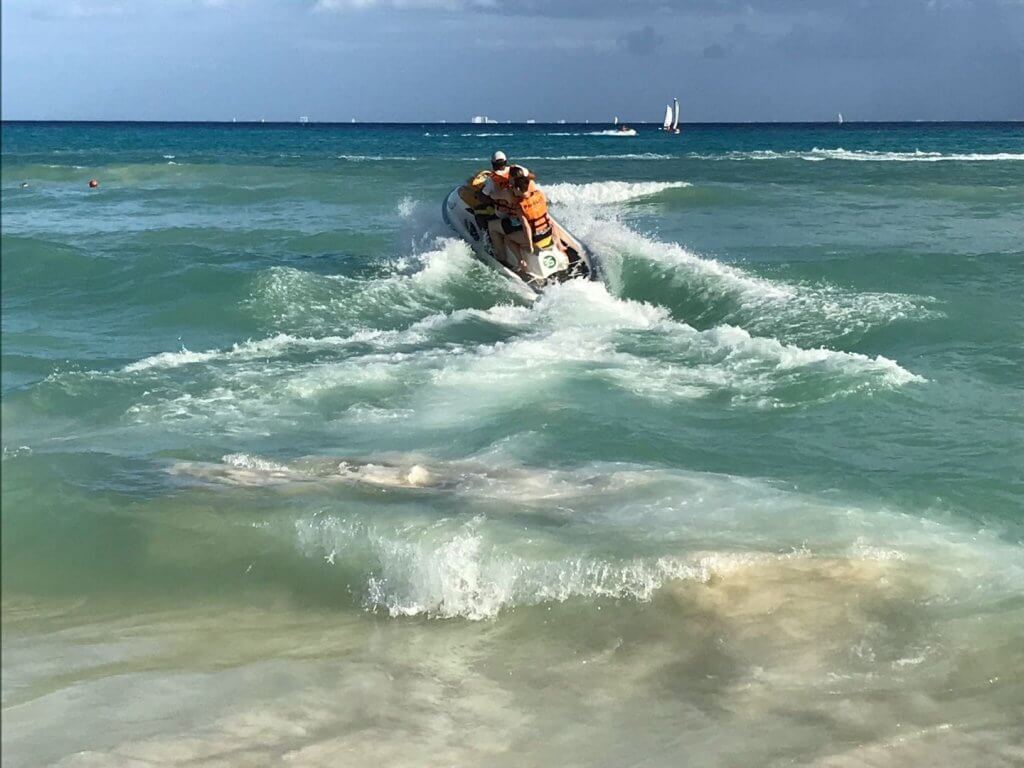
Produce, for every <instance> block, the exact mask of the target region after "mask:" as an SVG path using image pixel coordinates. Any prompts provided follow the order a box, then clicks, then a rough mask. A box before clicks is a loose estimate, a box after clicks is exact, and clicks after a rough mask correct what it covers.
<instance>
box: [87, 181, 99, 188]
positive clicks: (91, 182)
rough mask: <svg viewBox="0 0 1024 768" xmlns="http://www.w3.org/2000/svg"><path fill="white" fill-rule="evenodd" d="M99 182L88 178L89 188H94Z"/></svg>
mask: <svg viewBox="0 0 1024 768" xmlns="http://www.w3.org/2000/svg"><path fill="white" fill-rule="evenodd" d="M99 185H100V183H99V182H98V181H96V179H89V189H96V187H98V186H99Z"/></svg>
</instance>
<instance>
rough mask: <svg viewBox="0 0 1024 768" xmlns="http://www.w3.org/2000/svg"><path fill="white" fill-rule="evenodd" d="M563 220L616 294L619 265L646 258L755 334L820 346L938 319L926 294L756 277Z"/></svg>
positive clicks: (630, 234) (570, 212)
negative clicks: (601, 268)
mask: <svg viewBox="0 0 1024 768" xmlns="http://www.w3.org/2000/svg"><path fill="white" fill-rule="evenodd" d="M560 218H564V220H565V223H566V224H567V225H568V226H569V228H570V229H571V230H572V231H573V232H574V233H575V234H576V235H577V236H578V237H580V238H582V239H583V240H584V241H585V242H586V243H587V245H588V246H589V247H590V248H591V249H592V250H594V251H595V252H596V253H597V255H598V257H599V258H600V259H601V260H602V263H603V264H604V265H605V267H606V269H605V271H606V274H607V275H608V279H609V281H610V282H611V284H612V286H613V288H615V289H620V286H619V285H617V280H618V272H619V265H620V264H621V263H622V262H623V261H624V260H628V259H637V258H639V259H644V260H647V261H649V262H651V263H653V264H655V265H658V266H659V268H662V269H666V270H668V271H669V275H668V277H667V279H668V280H672V281H675V282H676V283H679V284H682V286H683V287H685V291H686V295H687V296H688V297H690V298H691V299H697V300H699V301H700V302H702V303H704V304H707V305H708V307H709V309H711V308H713V306H714V305H715V304H720V305H721V306H722V308H723V311H724V316H723V315H722V314H721V313H719V316H722V317H723V319H724V320H725V321H727V322H729V323H732V324H735V325H743V326H744V327H747V328H748V329H750V330H752V331H754V332H756V333H759V334H763V335H772V336H776V335H780V334H785V335H787V336H788V337H789V339H790V340H795V341H799V342H801V343H807V342H812V343H815V342H816V343H818V344H820V343H821V340H824V339H833V338H837V337H840V336H843V335H846V334H848V333H857V332H862V331H864V330H865V329H867V328H871V327H875V326H879V325H886V324H890V323H893V322H898V321H905V320H924V319H931V318H935V317H941V313H940V312H938V311H937V310H935V309H934V308H933V305H934V303H935V300H934V299H932V298H931V297H928V296H910V295H906V294H898V293H883V292H877V293H854V292H847V291H843V290H841V289H839V288H836V287H835V286H830V285H802V284H792V283H787V282H783V281H780V280H768V279H766V278H762V277H758V276H756V275H752V274H749V273H748V272H746V271H745V270H743V269H742V268H740V267H736V266H733V265H730V264H724V263H722V262H720V261H718V260H716V259H711V258H706V257H702V256H699V255H697V254H695V253H693V252H691V251H689V250H687V249H686V248H684V247H683V246H681V245H679V244H677V243H666V242H659V241H657V240H654V239H653V238H649V237H645V236H644V235H641V234H638V233H637V232H634V231H633V230H632V229H630V228H629V227H627V226H626V225H625V224H623V223H621V222H619V221H616V220H614V219H613V218H609V217H601V218H596V217H595V216H593V215H592V214H591V213H590V212H589V211H588V210H587V209H586V206H576V207H573V206H569V207H568V208H567V209H566V210H564V216H560Z"/></svg>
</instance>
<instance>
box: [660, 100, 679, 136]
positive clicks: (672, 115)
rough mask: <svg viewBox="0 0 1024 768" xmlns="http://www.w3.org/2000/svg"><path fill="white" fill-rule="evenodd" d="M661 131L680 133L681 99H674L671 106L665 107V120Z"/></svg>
mask: <svg viewBox="0 0 1024 768" xmlns="http://www.w3.org/2000/svg"><path fill="white" fill-rule="evenodd" d="M661 130H663V131H668V132H669V133H679V99H672V104H671V106H670V105H668V104H666V105H665V119H664V120H663V121H662V123H661Z"/></svg>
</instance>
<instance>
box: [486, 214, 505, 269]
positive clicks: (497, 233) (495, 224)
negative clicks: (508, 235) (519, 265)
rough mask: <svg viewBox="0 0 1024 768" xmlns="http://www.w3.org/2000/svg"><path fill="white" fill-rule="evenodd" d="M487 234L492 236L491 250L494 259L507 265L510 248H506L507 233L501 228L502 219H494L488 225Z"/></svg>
mask: <svg viewBox="0 0 1024 768" xmlns="http://www.w3.org/2000/svg"><path fill="white" fill-rule="evenodd" d="M487 234H489V235H490V236H491V250H493V251H494V258H496V259H497V260H498V261H500V262H502V263H505V262H507V261H508V255H507V254H508V248H507V247H506V246H505V231H504V230H503V229H502V228H501V220H500V219H492V220H491V221H490V222H488V224H487Z"/></svg>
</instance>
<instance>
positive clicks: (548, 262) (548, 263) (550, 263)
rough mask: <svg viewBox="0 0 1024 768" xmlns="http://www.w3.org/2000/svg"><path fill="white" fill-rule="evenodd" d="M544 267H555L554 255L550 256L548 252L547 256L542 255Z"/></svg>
mask: <svg viewBox="0 0 1024 768" xmlns="http://www.w3.org/2000/svg"><path fill="white" fill-rule="evenodd" d="M544 268H545V269H554V268H555V257H554V256H552V255H551V254H550V253H549V254H548V255H547V256H545V257H544Z"/></svg>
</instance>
